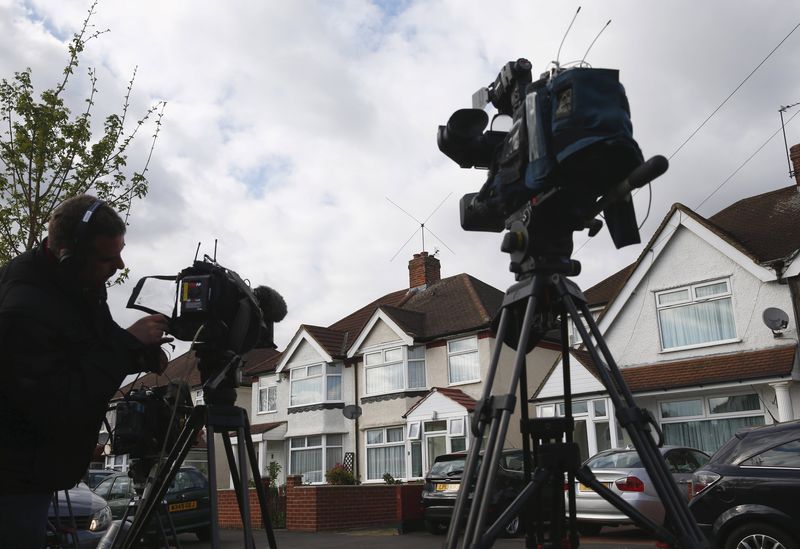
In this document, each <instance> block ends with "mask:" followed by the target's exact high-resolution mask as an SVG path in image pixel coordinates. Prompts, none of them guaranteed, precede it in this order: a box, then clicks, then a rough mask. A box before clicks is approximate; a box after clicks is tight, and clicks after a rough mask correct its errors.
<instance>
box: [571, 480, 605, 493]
mask: <svg viewBox="0 0 800 549" xmlns="http://www.w3.org/2000/svg"><path fill="white" fill-rule="evenodd" d="M600 484H602V485H603V486H605V487H606V488H611V483H610V482H601V483H600ZM578 491H579V492H594V490H592V489H591V488H590V487H588V486H586V485H585V484H583V483H581V484H580V485H579V486H578Z"/></svg>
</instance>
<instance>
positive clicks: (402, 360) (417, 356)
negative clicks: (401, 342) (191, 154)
mask: <svg viewBox="0 0 800 549" xmlns="http://www.w3.org/2000/svg"><path fill="white" fill-rule="evenodd" d="M364 370H365V375H366V380H367V387H366V394H367V395H375V394H382V393H391V392H395V391H403V390H405V389H419V388H424V387H425V386H426V385H425V383H426V381H425V347H424V346H418V347H392V348H389V349H382V350H380V351H375V352H371V353H366V354H365V355H364Z"/></svg>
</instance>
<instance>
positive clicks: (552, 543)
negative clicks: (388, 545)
mask: <svg viewBox="0 0 800 549" xmlns="http://www.w3.org/2000/svg"><path fill="white" fill-rule="evenodd" d="M663 168H664V169H666V166H665V165H664V166H663ZM664 169H662V170H661V173H663V171H664ZM655 171H658V170H655ZM655 171H653V163H652V162H651V163H649V165H648V164H645V165H643V166H642V167H640V168H638V169H637V170H635V171H634V173H632V174H631V175H630V176H629V177H628V179H626V180H625V181H624V182H623V183H622V184H620V185H619V186H617V188H616V189H614V190H613V191H612V193H610V195H614V196H624V195H625V194H627V192H629V191H630V187H631V186H640V185H642V184H644V183H646V182H647V181H649V180H650V179H653V178H654V177H657V176H658V175H660V173H655ZM652 174H655V175H652ZM648 177H649V179H647V178H648ZM644 179H647V181H644V183H641V181H643V180H644ZM626 188H627V191H626ZM605 203H607V201H606V202H605ZM605 203H602V201H601V203H600V204H601V205H603V204H605ZM529 214H530V211H526V213H525V214H524V215H523V216H522V217H521V219H520V220H517V221H514V222H513V223H511V224H510V226H511V230H512V232H511V233H509V234H507V235H506V237H507V238H506V239H505V240H504V243H503V251H505V252H509V253H511V255H512V270H514V271H515V272H516V273H517V275H518V276H517V280H518V282H517V283H516V284H514V285H512V286H511V287H510V288H509V289H508V291H507V292H506V294H505V298H504V300H503V304H502V307H501V311H500V316H499V320H498V321H497V322H496V324H495V331H496V335H497V345H496V347H495V349H494V351H493V355H492V359H491V362H490V365H489V371H488V373H487V376H486V378H485V379H486V382H485V385H484V389H483V394H482V398H481V400H480V402H479V403H478V406H477V407H476V410H475V412H474V414H473V418H472V425H471V430H472V434H473V436H474V438H473V444H472V445H471V447H470V451H469V453H468V455H467V459H466V463H465V467H464V473H463V475H462V482H461V486H462V488H461V490H460V491H459V494H458V497H457V499H456V503H455V507H454V509H453V518H452V520H451V522H450V529H449V530H448V534H447V538H446V541H445V545H444V547H445V548H446V549H456V547H461V548H470V549H477V548H483V547H489V546H491V545H492V543H493V542H494V540H495V539H496V538H497V536H498V535H499V534H500V533H501V531H502V529H503V528H504V527H505V525H506V524H508V523H509V522H510V521H511V520H513V519H514V517H516V516H519V517H520V518H521V519H524V523H525V525H526V527H527V528H528V532H527V540H526V546H527V547H543V548H550V547H552V548H555V547H559V548H560V547H564V546H566V545H568V546H569V547H572V548H575V547H578V545H579V541H578V535H577V532H576V526H577V525H576V517H575V515H576V511H575V479H578V480H579V481H580V482H581V483H583V484H584V485H586V486H588V487H589V488H591V489H593V490H594V491H596V492H597V493H598V494H600V495H601V496H602V497H604V498H605V499H606V500H608V501H609V502H610V503H611V504H612V505H614V506H615V507H616V508H617V509H619V510H621V511H622V512H623V513H625V514H626V515H627V516H629V517H631V518H632V519H633V520H634V522H636V523H637V524H638V525H639V526H642V527H644V528H646V529H649V530H650V531H652V532H654V534H655V535H656V537H657V538H659V539H660V540H662V541H664V542H666V543H668V544H669V545H670V546H671V547H678V548H682V549H694V548H704V547H707V541H706V540H705V538H704V536H703V534H702V532H701V531H700V529H699V528H698V526H697V523H696V522H695V520H694V518H693V517H692V515H691V513H690V511H689V508H688V505H687V501H686V494H685V493H682V492H681V491H680V490H679V489H678V487H677V485H676V484H675V482H674V480H673V478H672V476H671V474H670V473H669V470H668V468H667V465H666V463H665V461H664V458H663V457H662V455H661V453H660V452H659V450H658V446H657V445H656V443H655V441H654V440H653V438H652V436H651V435H650V426H653V427H654V428H655V430H656V431H657V432H658V436H659V439H661V433H660V430H659V429H658V426H657V424H656V422H655V420H654V419H653V417H652V415H651V414H650V413H649V412H648V411H647V410H645V409H642V408H639V407H637V406H636V402H635V400H634V399H633V396H632V394H631V392H630V390H629V389H628V387H627V386H626V384H625V381H624V379H623V377H622V374H621V373H620V370H619V368H618V366H617V364H616V362H615V360H614V357H613V356H612V355H611V352H610V351H609V349H608V346H607V345H606V343H605V341H604V339H603V336H602V334H601V333H600V330H599V328H598V326H597V323H596V322H595V320H594V318H593V317H592V314H591V312H590V311H589V307H588V306H587V304H586V298H585V297H584V296H583V293H582V292H581V291H580V289H579V288H578V286H577V285H576V284H575V283H573V282H572V281H569V280H567V279H566V276H573V275H576V274H578V273H579V272H580V264H579V263H578V262H577V261H574V260H571V259H570V258H569V255H570V253H569V252H571V250H572V239H571V236H569V237H568V235H567V230H566V229H564V228H563V227H561V229H563V230H562V231H561V232H560V233H559V232H557V231H555V230H554V231H553V233H555V234H554V235H553V238H552V239H550V240H551V241H552V242H557V243H558V242H568V247H567V246H565V247H564V248H563V250H562V251H564V252H565V253H563V254H553V255H548V257H547V258H542V257H540V256H537V255H535V253H534V252H535V251H536V247H537V245H536V244H531V242H533V240H532V238H531V237H530V236H529V235H528V225H529V222H530V219H531V218H530V216H529ZM551 219H552V218H551ZM515 231H516V232H515ZM595 232H596V231H595ZM538 236H539V238H540V240H538V241H536V242H542V240H541V236H542V235H538ZM547 236H550V235H547ZM509 237H510V238H509ZM570 318H571V319H572V321H573V323H574V324H575V326H576V328H577V330H578V332H579V334H580V336H581V339H582V341H583V344H584V346H585V347H586V350H587V351H588V352H589V354H590V356H591V358H592V360H593V362H594V364H595V366H596V369H597V373H598V375H599V376H600V378H601V379H600V380H601V382H602V383H603V385H604V386H605V388H606V390H607V391H608V394H609V397H610V399H611V401H612V403H613V406H614V408H615V410H616V414H617V418H618V421H619V422H620V424H621V425H622V427H623V428H625V429H626V431H627V432H628V434H629V436H630V438H631V441H632V442H633V444H634V446H635V448H636V450H637V452H638V454H639V457H640V459H641V461H642V464H643V466H644V468H645V469H646V470H647V472H648V474H649V476H650V478H651V480H652V482H653V484H654V487H655V489H656V492H657V493H658V496H659V498H660V499H661V501H662V503H663V505H664V508H665V511H666V526H662V525H659V524H655V523H654V522H653V521H651V520H650V519H648V518H647V517H646V516H644V515H642V514H641V513H640V512H638V511H637V510H636V509H634V508H633V507H632V506H631V505H630V504H628V503H627V502H626V501H625V500H623V499H622V498H621V497H620V496H619V495H617V494H615V493H613V492H612V491H611V490H610V489H609V488H608V487H606V486H605V485H602V484H601V483H600V482H598V481H597V479H596V478H595V476H594V474H593V473H592V471H591V470H590V469H589V468H587V467H581V466H580V459H579V451H578V446H577V444H575V443H574V441H573V428H574V420H573V417H572V394H571V385H570V366H569V359H570V354H569V349H570V347H569V342H568V337H567V325H568V324H567V323H568V319H570ZM584 322H585V325H584ZM559 326H560V341H561V358H562V369H563V375H564V379H563V381H564V417H563V418H533V419H532V418H529V417H528V393H527V391H528V384H527V367H526V360H525V356H526V354H527V353H529V352H530V351H531V350H532V349H533V348H534V347H536V345H538V344H539V342H540V341H541V340H542V339H543V338H544V337H545V336H546V335H547V334H548V332H552V331H553V330H554V329H555V328H557V327H559ZM502 342H505V343H506V344H508V345H509V346H510V347H511V348H512V349H515V350H516V356H515V360H514V370H513V373H512V376H511V381H510V383H509V387H508V391H507V392H506V393H504V394H499V395H493V394H492V389H493V384H494V379H495V375H496V373H497V368H498V364H499V360H500V352H501V349H502V344H501V343H502ZM517 392H519V400H520V406H521V408H520V411H521V412H520V418H521V419H520V431H521V434H522V440H523V455H524V468H523V472H524V475H525V480H526V485H525V487H524V488H523V490H522V491H521V492H520V493H519V494H518V496H517V497H516V498H515V499H514V501H512V503H511V504H509V506H508V508H506V509H505V510H504V511H503V512H502V513H501V514H500V515H499V517H498V518H497V519H496V520H495V521H494V523H492V524H491V525H488V528H487V521H488V517H489V512H490V505H491V501H490V498H489V497H488V496H489V495H490V494H492V493H493V488H494V485H495V477H496V474H497V470H498V466H499V463H500V458H501V455H502V450H503V441H504V440H505V438H506V434H507V432H508V427H509V422H510V419H511V416H512V414H513V412H514V409H515V408H516V400H517V397H516V396H515V395H516V393H517ZM484 437H486V438H485V446H484V447H485V451H484V453H483V456H482V457H481V455H480V450H481V440H483V439H484ZM479 464H480V465H479ZM565 480H566V483H567V484H566V486H567V494H566V499H567V501H566V502H565V495H564V483H565ZM473 486H474V490H473V492H472V493H470V488H472V487H473ZM470 499H471V501H472V503H471V504H470V503H469V501H470ZM545 502H546V504H545ZM545 511H549V516H546V515H545ZM465 518H466V520H465ZM462 528H464V533H463V537H462V538H460V539H459V535H460V533H461V529H462ZM459 541H460V542H461V544H460V545H459Z"/></svg>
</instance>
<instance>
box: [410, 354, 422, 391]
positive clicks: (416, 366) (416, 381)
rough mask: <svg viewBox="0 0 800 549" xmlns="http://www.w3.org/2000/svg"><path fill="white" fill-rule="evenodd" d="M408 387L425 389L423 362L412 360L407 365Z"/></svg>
mask: <svg viewBox="0 0 800 549" xmlns="http://www.w3.org/2000/svg"><path fill="white" fill-rule="evenodd" d="M408 387H409V389H413V388H415V387H425V361H424V360H412V361H409V363H408Z"/></svg>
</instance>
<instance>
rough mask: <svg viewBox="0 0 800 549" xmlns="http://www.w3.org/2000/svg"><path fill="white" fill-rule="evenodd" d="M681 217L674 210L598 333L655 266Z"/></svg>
mask: <svg viewBox="0 0 800 549" xmlns="http://www.w3.org/2000/svg"><path fill="white" fill-rule="evenodd" d="M681 216H682V214H681V212H680V210H675V212H674V213H673V214H672V217H671V218H670V220H669V221H668V222H667V224H666V225H665V226H664V228H663V229H662V230H661V234H659V237H660V238H659V239H658V240H656V242H655V244H654V245H653V247H652V248H650V250H648V253H649V254H651V255H650V257H649V258H647V257H645V258H644V259H643V260H642V261H640V262H639V265H637V266H636V270H635V271H633V273H631V276H630V277H629V278H628V281H627V282H626V283H625V286H623V288H622V289H621V290H620V291H619V293H618V294H617V297H616V298H615V299H614V301H613V303H612V304H611V307H610V308H609V309H608V311H607V312H606V314H605V315H603V318H602V319H600V322H599V323H598V324H597V326H598V328H599V329H600V333H605V331H606V330H607V329H608V327H609V326H611V324H612V323H613V322H614V320H615V319H616V318H617V315H618V314H619V313H620V311H621V310H622V308H623V307H624V306H625V304H626V303H627V302H628V300H629V299H630V298H631V295H633V291H634V290H635V289H636V288H637V287H638V286H639V283H640V282H641V281H642V279H644V277H645V276H647V273H648V272H649V271H650V267H652V266H653V265H654V264H655V262H656V260H657V259H658V256H659V255H661V252H663V251H664V249H665V248H666V247H667V244H668V243H669V241H670V240H672V237H674V236H675V233H676V232H677V230H678V227H679V226H680V225H681Z"/></svg>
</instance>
